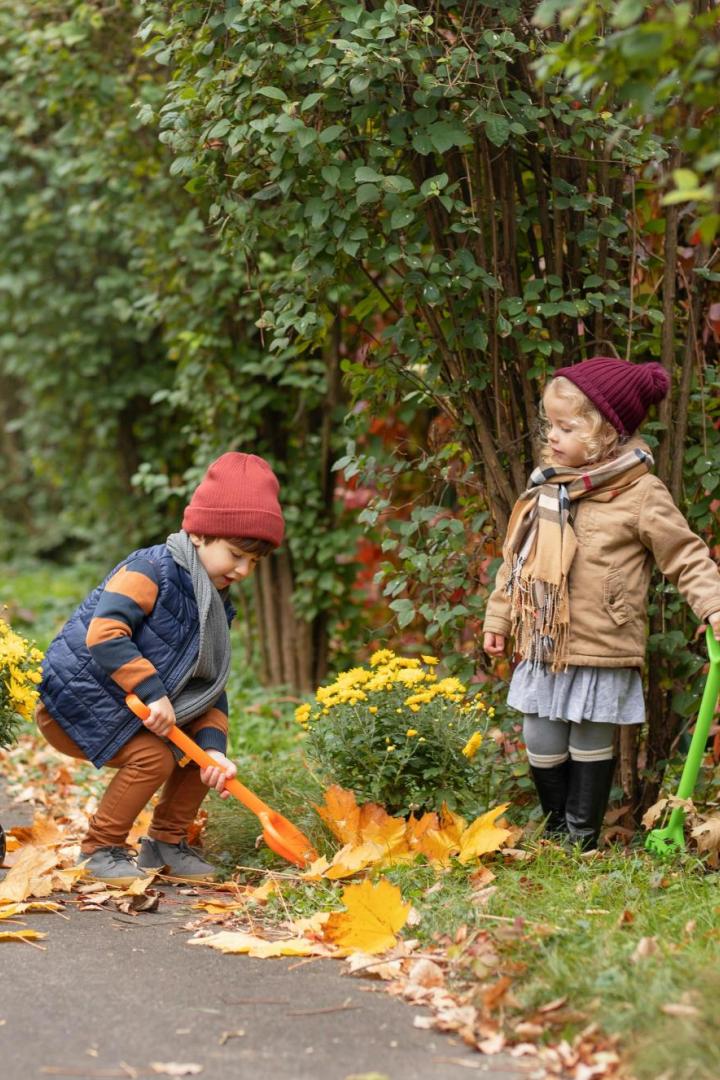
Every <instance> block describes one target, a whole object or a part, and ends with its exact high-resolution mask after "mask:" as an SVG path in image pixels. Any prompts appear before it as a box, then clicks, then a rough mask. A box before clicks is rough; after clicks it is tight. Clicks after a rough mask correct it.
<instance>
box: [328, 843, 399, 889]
mask: <svg viewBox="0 0 720 1080" xmlns="http://www.w3.org/2000/svg"><path fill="white" fill-rule="evenodd" d="M384 855H385V849H384V848H383V847H381V846H380V845H379V844H374V843H372V842H371V841H368V842H367V843H365V844H345V846H344V847H342V848H340V850H339V851H338V852H336V854H335V855H334V857H333V860H332V862H331V863H330V866H329V867H328V868H327V870H326V871H325V872H324V874H323V877H326V878H329V880H330V881H337V880H338V878H344V877H352V875H353V874H357V873H358V872H359V871H360V870H364V869H365V868H366V867H368V866H371V865H372V864H373V863H376V862H379V861H380V859H382V858H383V857H384Z"/></svg>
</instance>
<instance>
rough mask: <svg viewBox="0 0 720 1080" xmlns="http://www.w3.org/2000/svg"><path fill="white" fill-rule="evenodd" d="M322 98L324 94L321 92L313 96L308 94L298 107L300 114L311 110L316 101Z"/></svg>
mask: <svg viewBox="0 0 720 1080" xmlns="http://www.w3.org/2000/svg"><path fill="white" fill-rule="evenodd" d="M324 97H325V94H324V93H322V92H320V93H315V94H308V96H307V97H306V98H303V100H302V104H301V106H300V112H307V110H308V109H312V108H313V106H314V105H317V103H318V101H322V99H323V98H324Z"/></svg>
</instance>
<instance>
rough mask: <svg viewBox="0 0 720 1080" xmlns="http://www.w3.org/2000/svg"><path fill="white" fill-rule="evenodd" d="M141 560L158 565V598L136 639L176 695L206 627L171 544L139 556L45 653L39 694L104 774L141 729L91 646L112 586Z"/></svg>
mask: <svg viewBox="0 0 720 1080" xmlns="http://www.w3.org/2000/svg"><path fill="white" fill-rule="evenodd" d="M134 558H144V559H148V560H149V561H150V562H152V563H153V565H154V567H155V569H156V573H157V578H158V595H157V600H156V601H155V606H154V608H153V610H152V612H151V613H150V615H148V616H147V618H145V619H143V621H142V623H141V624H140V626H139V628H138V629H137V631H136V632H135V634H133V641H134V642H135V644H136V645H137V647H138V649H139V651H140V653H141V654H142V655H143V656H144V657H146V659H148V660H149V661H150V662H151V663H152V664H154V666H155V667H156V669H157V671H158V674H159V676H160V678H161V679H162V681H163V683H164V684H165V687H166V688H167V691H168V694H169V695H172V692H173V690H174V689H175V687H176V686H177V685H178V683H179V682H180V681H181V679H182V677H183V675H184V674H186V672H187V671H188V669H189V668H191V667H193V666H194V664H195V662H196V660H197V655H198V646H199V640H200V628H199V625H198V611H197V603H196V601H195V593H194V591H193V587H192V580H191V578H190V574H189V573H188V572H187V570H184V569H183V568H182V567H181V566H178V564H177V563H176V562H175V560H174V559H173V557H172V555H171V554H170V552H169V551H168V549H167V547H166V545H165V544H157V545H155V546H154V547H150V548H142V549H140V550H139V551H134V552H132V554H130V555H128V556H127V558H125V559H123V560H122V562H120V563H118V565H117V566H116V567H114V569H113V570H111V571H110V573H109V574H108V575H107V577H106V578H105V580H104V581H103V582H102V583H101V584H100V585H98V587H97V588H96V589H94V590H93V591H92V592H91V593H90V595H89V596H88V597H87V598H86V599H85V600H83V602H82V604H80V606H79V607H78V608H77V609H76V610H75V612H74V613H73V614H72V615H71V617H70V618H69V619H68V621H67V622H66V623H65V626H64V627H63V629H62V630H61V631H60V633H59V634H58V635H57V637H56V638H54V640H53V641H52V643H51V645H50V647H49V649H48V651H47V653H46V655H45V660H44V662H43V679H42V682H41V684H40V696H41V698H42V700H43V702H44V704H45V706H46V707H47V709H48V711H49V712H50V715H51V716H52V717H53V719H54V720H56V721H57V722H58V724H60V726H61V727H62V728H63V729H64V730H65V731H66V732H67V734H68V735H69V736H70V738H71V739H74V741H75V742H76V743H77V744H78V746H79V747H80V749H81V750H82V751H83V753H84V754H86V755H87V757H88V758H89V759H90V761H92V763H93V765H97V766H98V768H99V767H100V766H101V765H104V764H105V762H106V761H109V760H110V758H112V757H113V755H114V754H115V753H116V752H117V751H118V750H119V749H120V747H121V746H123V745H124V744H125V743H126V742H127V741H128V739H130V738H132V736H133V735H134V734H135V733H136V732H137V731H139V730H140V728H141V727H142V724H141V722H140V721H139V720H138V718H137V717H136V716H135V715H134V714H133V713H131V712H130V710H129V709H128V707H127V705H126V704H125V692H124V691H123V690H122V688H121V687H119V686H118V685H117V683H115V682H113V680H112V679H111V678H110V677H109V675H106V673H105V672H104V671H103V670H102V668H101V667H99V665H98V664H97V663H96V662H95V661H94V660H93V658H92V656H91V655H90V650H89V649H88V647H87V645H86V644H85V638H86V636H87V631H88V626H89V625H90V621H91V619H92V617H93V615H94V612H95V608H96V606H97V603H98V600H99V598H100V594H101V593H102V590H103V589H104V587H105V584H106V583H107V581H109V580H110V578H111V577H112V576H113V574H115V573H117V571H118V570H119V569H120V567H122V566H125V565H126V564H127V563H128V562H130V561H131V560H132V559H134ZM226 610H227V612H228V621H229V620H230V619H231V618H232V614H233V612H232V609H231V608H230V607H229V605H227V604H226Z"/></svg>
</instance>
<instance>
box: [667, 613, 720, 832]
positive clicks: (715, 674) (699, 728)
mask: <svg viewBox="0 0 720 1080" xmlns="http://www.w3.org/2000/svg"><path fill="white" fill-rule="evenodd" d="M705 640H706V643H707V650H708V656H709V658H710V667H709V669H708V673H707V679H706V681H705V689H704V691H703V696H702V699H701V701H700V708H699V710H698V718H697V722H696V724H695V731H694V732H693V737H692V740H691V742H690V749H689V750H688V753H687V757H686V758H685V765H684V767H683V771H682V776H681V777H680V783H679V785H678V791H677V797H678V798H679V799H689V798H690V796H691V795H692V793H693V791H694V790H695V784H696V783H697V778H698V773H699V772H700V767H701V765H702V760H703V757H704V756H705V744H706V742H707V738H708V734H709V732H710V728H711V727H712V722H713V719H714V716H715V705H716V703H717V699H718V694H720V643H718V642H717V641H716V640H715V635H714V634H713V630H712V627H711V626H709V627H708V628H707V631H706V633H705ZM684 820H685V811H684V810H683V808H682V806H676V807H675V809H674V810H673V811H672V812H671V814H670V817H669V819H668V827H670V826H672V825H675V824H676V823H677V822H678V821H680V822H682V821H684Z"/></svg>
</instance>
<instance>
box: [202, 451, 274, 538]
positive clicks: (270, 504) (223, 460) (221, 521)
mask: <svg viewBox="0 0 720 1080" xmlns="http://www.w3.org/2000/svg"><path fill="white" fill-rule="evenodd" d="M279 490H280V485H279V484H278V480H277V477H276V476H275V473H274V472H273V471H272V469H271V468H270V466H269V465H268V463H267V461H264V460H263V458H261V457H257V456H256V455H255V454H238V453H236V452H234V451H232V452H230V453H228V454H223V455H222V457H219V458H218V459H217V461H213V463H212V465H211V466H210V467H209V468H208V471H207V472H206V473H205V476H204V477H203V478H202V480H201V481H200V483H199V484H198V486H197V487H196V488H195V491H194V492H193V495H192V498H191V499H190V502H189V503H188V505H187V506H186V507H185V514H184V515H183V520H182V527H183V529H185V531H186V532H193V533H200V535H201V536H226V537H245V538H246V539H248V540H269V541H270V543H271V544H274V545H275V547H278V546H279V545H280V543H281V542H282V538H283V534H284V532H285V522H284V520H283V515H282V510H281V509H280V503H279V502H278V491H279Z"/></svg>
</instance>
